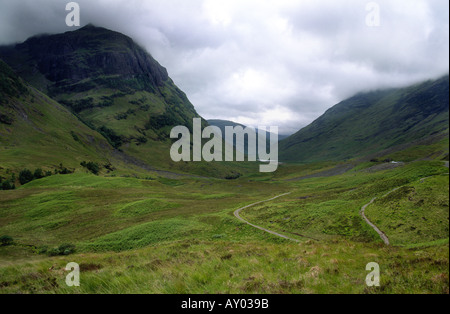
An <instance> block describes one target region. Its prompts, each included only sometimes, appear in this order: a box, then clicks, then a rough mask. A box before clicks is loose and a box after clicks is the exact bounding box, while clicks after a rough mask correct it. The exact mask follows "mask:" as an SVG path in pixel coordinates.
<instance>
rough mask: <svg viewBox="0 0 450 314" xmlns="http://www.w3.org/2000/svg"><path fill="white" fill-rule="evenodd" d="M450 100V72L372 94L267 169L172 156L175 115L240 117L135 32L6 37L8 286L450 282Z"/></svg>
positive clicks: (1, 267) (350, 286)
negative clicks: (181, 80)
mask: <svg viewBox="0 0 450 314" xmlns="http://www.w3.org/2000/svg"><path fill="white" fill-rule="evenodd" d="M448 96H449V77H448V75H446V76H443V77H440V78H430V80H428V81H425V82H418V83H417V84H415V85H412V86H406V87H402V88H391V89H386V90H377V91H366V92H361V93H359V94H357V95H355V96H353V97H351V98H349V99H346V100H343V101H342V102H340V103H339V104H337V105H336V106H334V107H332V108H330V109H329V110H328V111H327V112H325V113H324V114H323V115H322V116H321V117H319V118H318V119H316V120H315V121H314V122H312V123H311V124H310V125H308V126H306V127H305V128H302V129H300V130H299V131H298V132H297V133H295V134H293V135H291V136H286V135H280V136H279V140H280V143H279V161H280V164H279V166H278V169H277V171H275V172H272V173H263V172H259V163H257V162H256V163H255V162H249V161H246V162H206V161H202V162H184V161H182V162H174V161H172V159H171V158H170V148H171V146H172V144H173V143H174V139H173V138H171V137H170V131H171V130H172V128H173V127H175V126H179V125H181V126H185V127H187V128H188V129H189V130H192V127H193V119H194V118H200V119H201V124H202V127H206V126H216V127H218V128H219V129H224V128H225V127H226V126H233V127H234V126H236V125H238V124H236V123H234V122H231V121H222V120H206V119H203V118H202V117H201V116H200V115H199V114H198V113H197V111H196V110H195V106H194V104H192V103H191V102H190V101H189V98H188V95H186V94H185V93H184V92H183V91H181V90H180V89H179V88H178V87H177V86H176V85H175V83H174V82H173V80H172V79H171V78H170V76H169V73H168V71H167V70H166V69H165V68H164V67H163V66H161V65H160V64H159V63H158V62H157V61H156V60H155V59H154V58H153V57H152V56H151V55H150V54H149V53H148V52H147V51H145V50H144V49H143V48H142V47H140V46H139V45H138V44H136V43H135V42H134V41H133V39H131V38H130V37H128V36H126V35H124V34H121V33H117V32H114V31H110V30H108V29H105V28H101V27H97V26H94V25H87V26H85V27H83V28H81V29H78V30H76V31H73V32H67V33H63V34H55V35H40V36H35V37H32V38H29V39H28V40H26V41H25V42H23V43H19V44H15V45H10V46H2V47H0V241H1V242H0V293H5V294H15V293H30V294H33V293H48V294H54V293H63V294H71V293H104V294H108V293H121V294H123V293H157V294H161V293H162V294H184V293H193V294H198V293H233V294H234V293H238V294H255V293H261V294H315V293H319V294H329V293H332V294H334V293H349V294H378V293H384V294H398V293H406V294H412V293H415V294H417V293H420V294H421V293H427V294H428V293H431V294H448V293H449V242H448V238H449V175H448V160H449V156H448V153H449V133H448V132H449V97H448ZM243 127H245V126H243ZM222 142H223V145H224V147H226V145H228V146H229V147H230V146H231V147H233V145H236V143H235V142H229V143H225V141H222ZM247 148H248V147H247V146H246V147H245V149H244V152H245V153H247V152H248V149H247ZM267 148H270V144H269V143H267ZM369 223H370V224H369ZM381 235H384V237H382V236H381ZM69 262H75V263H77V264H79V266H80V272H81V284H80V286H79V287H69V286H67V285H66V283H65V279H66V275H67V273H68V272H67V271H66V270H65V267H66V265H67V264H68V263H69ZM373 262H375V263H378V264H379V265H380V268H381V274H380V280H381V284H380V286H378V287H369V286H367V284H366V276H367V275H368V272H367V270H366V265H367V264H369V263H373Z"/></svg>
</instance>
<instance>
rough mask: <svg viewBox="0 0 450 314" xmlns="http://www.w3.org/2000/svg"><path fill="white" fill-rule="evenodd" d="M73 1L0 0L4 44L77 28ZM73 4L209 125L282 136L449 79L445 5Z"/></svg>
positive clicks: (308, 0) (253, 0)
mask: <svg viewBox="0 0 450 314" xmlns="http://www.w3.org/2000/svg"><path fill="white" fill-rule="evenodd" d="M68 2H69V1H61V0H40V1H33V0H1V1H0V44H10V43H13V42H20V41H24V40H25V39H27V38H28V37H30V36H33V35H36V34H38V33H60V32H65V31H70V30H74V28H70V27H67V26H66V24H65V17H66V15H67V14H68V12H66V11H65V6H66V4H67V3H68ZM76 2H77V3H79V5H80V9H81V23H82V25H86V24H88V23H92V24H94V25H97V26H102V27H106V28H109V29H112V30H115V31H119V32H122V33H124V34H126V35H128V36H130V37H132V38H134V39H135V40H136V41H137V42H138V43H139V44H141V45H142V46H144V47H145V48H146V49H147V50H148V51H149V52H150V53H151V54H152V55H153V56H154V57H155V59H157V60H158V61H159V62H160V63H161V64H162V65H163V66H164V67H166V68H167V69H168V71H169V74H170V76H171V77H172V78H173V79H174V81H175V83H176V84H177V85H178V86H179V87H180V88H181V89H182V90H183V91H185V92H186V93H187V95H188V97H189V98H190V100H191V101H192V103H193V104H194V105H195V107H196V110H197V112H198V113H199V114H200V115H202V116H203V117H204V118H206V119H224V120H232V121H235V122H239V123H242V124H247V125H253V126H258V125H267V126H279V127H280V132H281V133H292V132H295V131H297V130H298V129H300V128H301V127H303V126H305V125H307V124H308V123H310V122H312V120H314V119H315V118H317V117H318V116H320V115H321V114H322V113H323V112H324V111H325V110H326V109H328V108H329V107H331V106H333V105H334V104H336V103H337V102H339V101H341V100H343V99H345V98H347V97H350V96H352V95H353V94H355V93H357V92H360V91H364V90H371V89H377V88H384V87H400V86H405V85H408V84H412V83H415V82H419V81H422V80H426V79H430V78H436V77H438V76H441V75H444V74H447V73H448V71H449V13H448V12H449V2H448V1H446V0H395V1H392V0H379V1H362V0H347V1H335V0H319V1H317V0H277V1H271V0H227V1H220V0H189V1H186V0H164V1H162V0H145V1H144V0H126V1H125V0H108V1H104V0H96V1H92V0H79V1H76ZM372 22H373V24H371V23H372ZM374 24H375V25H374Z"/></svg>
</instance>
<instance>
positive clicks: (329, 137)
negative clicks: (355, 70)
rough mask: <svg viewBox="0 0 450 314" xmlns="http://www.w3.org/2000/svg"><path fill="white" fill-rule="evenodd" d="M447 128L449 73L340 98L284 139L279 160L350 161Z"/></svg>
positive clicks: (444, 130) (445, 130) (446, 130)
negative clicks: (409, 83) (430, 78)
mask: <svg viewBox="0 0 450 314" xmlns="http://www.w3.org/2000/svg"><path fill="white" fill-rule="evenodd" d="M448 127H449V77H448V75H447V76H445V77H443V78H441V79H438V80H435V81H428V82H424V83H422V84H417V85H414V86H410V87H407V88H401V89H390V90H382V91H375V92H370V93H361V94H358V95H356V96H354V97H352V98H350V99H347V100H345V101H343V102H341V103H339V104H338V105H336V106H334V107H333V108H331V109H330V110H328V111H327V112H326V113H325V114H324V115H323V116H321V117H320V118H318V119H317V120H316V121H314V122H313V123H312V124H311V125H309V126H307V127H305V128H303V129H302V130H300V131H299V132H298V133H296V134H294V135H292V136H291V137H289V138H287V139H286V140H284V141H282V142H281V143H280V160H283V161H296V162H311V161H326V160H329V161H337V160H346V159H351V158H354V157H358V156H365V155H368V154H371V153H375V152H378V151H380V150H383V149H387V148H392V147H395V146H397V145H402V144H406V143H409V142H413V141H417V140H420V139H424V138H427V137H429V136H431V135H436V134H438V133H440V132H447V133H448ZM447 136H448V135H447Z"/></svg>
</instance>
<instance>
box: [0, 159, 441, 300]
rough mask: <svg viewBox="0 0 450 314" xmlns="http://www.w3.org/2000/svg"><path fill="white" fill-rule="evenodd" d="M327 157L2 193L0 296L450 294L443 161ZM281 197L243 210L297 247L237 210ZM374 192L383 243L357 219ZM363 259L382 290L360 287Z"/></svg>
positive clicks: (63, 180)
mask: <svg viewBox="0 0 450 314" xmlns="http://www.w3.org/2000/svg"><path fill="white" fill-rule="evenodd" d="M335 166H336V164H333V165H330V164H326V163H321V164H313V165H295V164H286V165H282V166H281V168H280V169H279V171H278V172H276V173H275V174H253V175H246V176H243V177H241V178H239V179H236V180H220V179H209V178H192V177H184V178H180V179H177V180H175V179H166V178H155V179H147V180H143V179H137V178H122V177H99V176H94V175H89V174H85V173H81V172H78V173H75V174H70V175H55V176H51V177H47V178H44V179H40V180H35V181H32V182H31V183H28V184H26V185H24V186H22V187H20V188H18V189H16V190H12V191H0V198H1V202H0V236H1V235H8V236H11V237H12V238H13V239H14V242H13V244H12V245H7V246H6V245H5V246H2V247H0V292H1V293H449V279H448V274H449V271H448V269H449V245H448V232H449V231H448V226H449V224H448V216H449V205H448V204H449V200H448V187H449V181H448V180H449V178H448V168H446V167H443V162H442V161H439V160H434V161H433V160H428V161H424V160H422V161H415V162H408V163H404V164H402V165H401V166H398V167H394V168H392V169H387V170H379V171H375V170H373V165H371V164H361V165H359V166H357V167H354V168H353V169H352V170H350V171H347V172H346V173H344V174H339V175H336V176H328V177H321V175H320V173H321V171H325V173H326V171H327V170H329V169H330V168H333V167H335ZM375 169H377V168H375ZM380 169H384V168H380ZM312 174H315V175H312ZM293 178H295V180H292V179H293ZM302 178H303V179H302ZM394 188H399V189H398V190H397V191H396V192H394V193H391V194H389V195H388V196H384V195H386V194H387V193H388V192H390V191H391V190H393V189H394ZM288 192H290V194H289V195H285V196H283V197H280V198H278V199H275V200H273V201H269V202H265V203H260V204H257V205H255V206H252V207H249V208H246V209H244V210H243V211H241V213H240V215H241V217H243V218H244V219H246V220H247V221H249V222H251V223H253V224H255V225H258V226H261V227H264V228H266V229H269V230H272V231H275V232H278V233H281V234H284V235H286V236H289V237H291V238H294V239H296V240H298V241H300V242H299V243H297V242H294V241H289V240H286V239H282V238H280V237H276V236H274V235H272V234H269V233H267V232H264V231H261V230H259V229H256V228H254V227H252V226H250V225H247V224H245V223H243V222H242V221H240V220H238V219H237V218H236V217H235V216H234V215H233V213H234V211H235V210H237V209H238V208H241V207H243V206H246V205H249V204H252V203H255V202H258V201H262V200H267V199H269V198H271V197H274V196H277V195H280V194H283V193H288ZM374 197H377V198H378V199H377V201H375V202H374V203H373V204H372V205H370V206H368V208H367V210H366V215H367V216H368V218H369V219H370V220H371V221H372V222H374V223H375V224H376V225H377V226H378V227H379V228H380V229H381V230H383V231H384V232H385V233H386V235H387V236H388V237H389V238H390V239H391V243H392V245H391V246H386V245H385V244H384V243H383V242H382V240H381V239H380V237H379V235H378V234H377V233H376V232H375V231H374V230H373V229H372V228H371V227H370V226H369V225H367V224H366V223H365V221H364V220H363V219H362V218H361V216H360V210H361V207H362V206H363V205H364V204H367V203H368V202H370V200H371V199H373V198H374ZM405 217H406V218H405ZM400 224H401V226H399V225H400ZM63 244H71V245H73V246H75V252H72V248H73V247H72V246H63V247H65V248H69V250H68V251H58V248H59V247H61V245H63ZM58 254H62V255H59V256H50V255H58ZM64 254H68V255H64ZM69 254H70V255H69ZM69 262H76V263H78V264H79V265H80V268H81V285H80V287H68V286H67V285H66V284H65V278H66V275H67V274H68V271H65V269H64V268H65V266H66V264H67V263H69ZM371 262H376V263H378V264H379V265H380V269H381V286H380V287H368V286H367V285H366V276H367V275H368V273H369V271H366V265H367V264H368V263H371Z"/></svg>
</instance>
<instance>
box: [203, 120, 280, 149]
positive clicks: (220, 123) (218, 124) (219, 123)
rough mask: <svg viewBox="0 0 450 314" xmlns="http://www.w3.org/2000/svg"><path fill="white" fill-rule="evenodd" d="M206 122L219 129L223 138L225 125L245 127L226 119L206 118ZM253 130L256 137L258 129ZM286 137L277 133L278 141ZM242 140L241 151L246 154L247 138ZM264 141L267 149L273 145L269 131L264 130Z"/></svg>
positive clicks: (234, 142) (234, 143)
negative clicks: (242, 148) (242, 149)
mask: <svg viewBox="0 0 450 314" xmlns="http://www.w3.org/2000/svg"><path fill="white" fill-rule="evenodd" d="M207 122H208V123H209V124H210V125H211V126H216V127H218V128H219V129H220V131H221V132H222V137H223V138H224V139H225V127H227V126H230V127H233V128H234V127H237V126H239V127H242V128H244V129H245V128H247V126H246V125H243V124H240V123H236V122H233V121H228V120H220V119H211V120H207ZM254 130H255V136H256V137H257V136H258V132H259V129H257V128H255V129H254ZM287 137H288V136H287V135H283V134H278V142H279V141H281V140H283V139H285V138H287ZM244 142H245V143H244V151H243V152H244V153H245V154H247V153H248V141H247V139H245V141H244ZM266 142H267V145H266V148H267V150H269V146H270V145H273V143H270V132H269V133H268V132H266ZM230 144H232V145H233V146H236V140H233V143H230ZM256 147H258V145H256Z"/></svg>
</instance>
